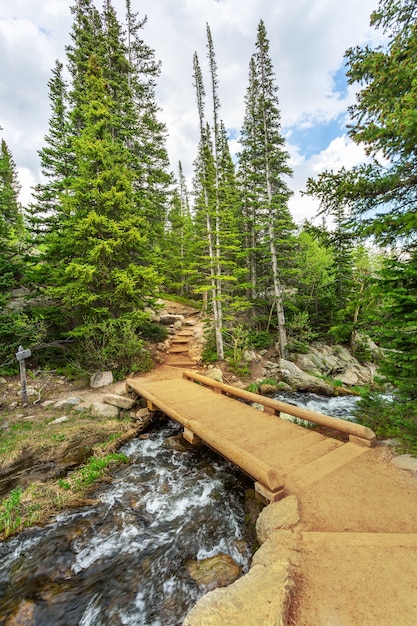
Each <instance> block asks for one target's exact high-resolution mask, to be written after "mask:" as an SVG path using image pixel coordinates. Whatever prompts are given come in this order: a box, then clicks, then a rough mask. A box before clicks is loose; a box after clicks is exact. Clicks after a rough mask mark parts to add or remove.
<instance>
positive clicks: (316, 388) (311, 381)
mask: <svg viewBox="0 0 417 626" xmlns="http://www.w3.org/2000/svg"><path fill="white" fill-rule="evenodd" d="M264 375H265V376H272V377H274V378H276V379H277V380H281V381H284V382H285V383H287V384H288V385H290V387H291V388H292V389H295V390H297V391H309V392H311V393H317V394H319V395H322V396H332V395H334V390H333V387H332V386H331V385H328V384H327V383H326V382H324V380H321V379H320V378H316V377H315V376H311V375H310V374H307V373H306V372H303V370H301V369H300V368H299V367H298V366H297V365H296V364H295V363H293V362H292V361H286V360H285V359H280V360H279V362H278V363H271V362H270V361H268V362H267V363H266V364H265V372H264Z"/></svg>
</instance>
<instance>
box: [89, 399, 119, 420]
mask: <svg viewBox="0 0 417 626" xmlns="http://www.w3.org/2000/svg"><path fill="white" fill-rule="evenodd" d="M90 410H91V414H92V415H94V416H95V417H108V418H110V419H112V418H116V417H119V409H118V408H117V406H113V405H112V404H106V403H105V402H94V403H93V404H92V405H91V409H90Z"/></svg>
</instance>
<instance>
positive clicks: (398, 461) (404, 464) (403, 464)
mask: <svg viewBox="0 0 417 626" xmlns="http://www.w3.org/2000/svg"><path fill="white" fill-rule="evenodd" d="M391 463H392V464H393V465H395V467H398V468H399V469H405V470H409V471H410V472H417V459H416V458H415V457H413V456H411V454H402V455H401V456H396V457H394V458H393V459H392V460H391Z"/></svg>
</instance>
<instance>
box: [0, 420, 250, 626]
mask: <svg viewBox="0 0 417 626" xmlns="http://www.w3.org/2000/svg"><path fill="white" fill-rule="evenodd" d="M178 432H179V428H178V427H177V426H176V425H175V424H173V423H172V422H170V423H169V425H168V426H167V427H166V428H164V429H163V430H162V431H159V432H155V433H150V434H149V435H148V437H147V438H146V439H140V438H139V439H135V440H133V441H131V442H130V443H129V444H127V445H126V446H125V447H124V448H122V451H123V452H124V453H125V454H127V455H128V456H129V457H130V459H131V463H130V464H129V466H127V467H125V468H123V469H122V470H120V471H119V472H118V473H117V475H116V476H115V478H114V480H113V482H112V483H111V485H106V486H105V487H102V488H101V489H100V490H99V491H98V492H97V493H96V494H95V497H96V498H98V499H99V503H98V504H97V505H95V506H93V507H90V508H82V509H79V510H77V511H74V512H71V513H69V514H65V515H60V516H59V517H58V518H57V519H56V520H55V522H54V523H53V524H51V525H50V526H48V527H46V528H36V529H32V530H30V531H26V532H24V533H22V534H21V535H20V536H19V537H18V538H15V539H12V540H10V541H8V542H5V543H3V544H0V624H7V621H8V617H9V616H10V615H14V614H15V613H16V611H19V615H22V614H25V615H26V616H28V615H29V618H30V619H29V620H28V621H25V622H24V623H27V624H34V625H36V626H38V625H39V626H44V625H46V624H47V625H48V626H76V625H77V626H78V625H79V626H96V625H97V626H106V625H111V626H119V625H122V624H127V625H132V626H133V625H135V626H141V625H145V626H159V625H161V626H170V625H176V624H181V623H182V621H183V619H184V617H185V615H186V613H187V612H188V611H189V610H190V608H191V607H192V606H193V605H194V604H195V602H196V600H197V599H198V598H199V597H200V596H201V595H203V594H204V593H205V592H206V590H205V589H202V588H199V587H198V586H197V584H196V583H195V582H194V581H193V580H192V579H191V578H190V577H189V575H188V574H187V570H186V568H185V563H186V562H187V561H188V560H190V559H203V558H205V557H209V556H213V555H216V554H219V553H227V554H229V555H230V556H231V557H232V558H233V559H234V560H235V561H236V562H237V563H238V564H239V565H240V566H241V568H242V571H245V570H246V569H247V567H248V562H249V557H250V548H249V545H248V543H247V542H245V541H242V538H243V532H244V531H243V527H244V491H245V488H246V486H247V484H246V482H245V480H244V479H243V477H242V475H241V474H240V473H239V471H238V470H237V469H235V468H234V467H232V466H231V465H230V464H228V463H226V462H224V461H223V460H222V459H220V458H219V457H218V456H217V455H215V454H213V453H211V452H210V451H209V450H207V449H203V450H201V449H200V450H194V449H190V450H187V451H177V450H175V449H172V447H169V446H167V445H166V443H164V442H165V440H166V439H167V438H168V437H170V436H172V435H175V433H178ZM14 623H17V622H13V624H14ZM19 623H21V622H19Z"/></svg>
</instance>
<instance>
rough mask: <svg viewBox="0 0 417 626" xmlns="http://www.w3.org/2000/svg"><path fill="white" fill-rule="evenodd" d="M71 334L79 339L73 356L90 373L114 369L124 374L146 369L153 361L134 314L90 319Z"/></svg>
mask: <svg viewBox="0 0 417 626" xmlns="http://www.w3.org/2000/svg"><path fill="white" fill-rule="evenodd" d="M142 323H143V320H142ZM70 336H71V337H73V338H74V339H75V346H74V348H73V350H72V360H73V361H75V363H77V364H78V365H79V367H80V369H81V370H84V371H87V372H89V373H93V372H96V371H99V370H114V371H115V372H116V373H118V374H119V375H120V376H123V375H125V374H128V373H129V372H146V371H148V370H149V369H151V367H152V365H153V362H152V358H151V356H150V354H149V352H148V351H147V350H146V349H145V348H144V343H143V340H142V339H141V338H140V321H139V322H138V320H135V317H134V316H124V317H119V318H118V319H107V320H104V321H97V320H95V319H94V318H90V319H86V320H85V321H84V324H82V325H80V326H77V328H76V329H75V330H74V331H72V332H71V333H70Z"/></svg>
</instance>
